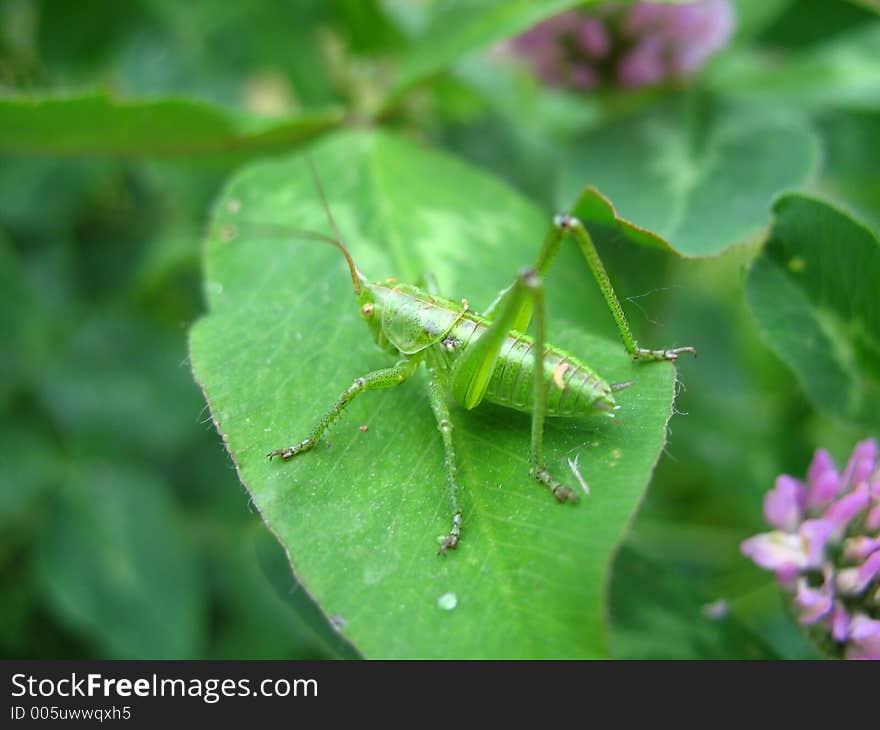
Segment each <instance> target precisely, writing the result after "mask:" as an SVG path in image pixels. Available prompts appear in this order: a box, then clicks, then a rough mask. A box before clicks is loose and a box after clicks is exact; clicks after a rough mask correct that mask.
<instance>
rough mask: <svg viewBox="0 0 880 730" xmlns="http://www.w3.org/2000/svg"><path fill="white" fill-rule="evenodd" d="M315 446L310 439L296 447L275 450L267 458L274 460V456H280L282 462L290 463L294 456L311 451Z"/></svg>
mask: <svg viewBox="0 0 880 730" xmlns="http://www.w3.org/2000/svg"><path fill="white" fill-rule="evenodd" d="M314 445H315V442H314V441H313V440H312V439H310V438H308V439H306V440H305V441H300V442H299V443H298V444H296V446H288V447H287V448H286V449H275V450H274V451H270V452H269V453H268V454H267V456H268V458H269V459H272V457H274V456H280V457H281V459H282V461H290V460H291V459H292V458H293V457H294V456H299V455H300V454H302V453H304V452H306V451H308V450H309V449H311V448H312V447H313V446H314Z"/></svg>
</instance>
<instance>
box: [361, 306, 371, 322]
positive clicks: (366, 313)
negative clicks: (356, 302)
mask: <svg viewBox="0 0 880 730" xmlns="http://www.w3.org/2000/svg"><path fill="white" fill-rule="evenodd" d="M361 315H362V316H363V318H364V319H370V318H371V317H372V316H373V303H372V302H367V303H366V304H364V305H363V306H362V307H361Z"/></svg>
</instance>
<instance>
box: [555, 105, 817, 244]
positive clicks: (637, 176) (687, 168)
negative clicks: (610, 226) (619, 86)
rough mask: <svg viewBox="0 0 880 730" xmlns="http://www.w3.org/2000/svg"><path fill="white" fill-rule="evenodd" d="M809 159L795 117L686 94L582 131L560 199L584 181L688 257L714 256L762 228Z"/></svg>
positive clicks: (806, 135)
mask: <svg viewBox="0 0 880 730" xmlns="http://www.w3.org/2000/svg"><path fill="white" fill-rule="evenodd" d="M815 157H816V142H815V140H814V136H813V134H812V133H811V131H810V130H809V129H808V128H807V127H806V126H805V125H804V124H803V122H801V121H799V120H798V119H797V118H791V117H782V116H771V115H768V114H764V113H762V112H760V111H758V110H756V109H748V108H730V109H724V110H715V109H712V108H708V107H706V106H704V105H703V103H702V101H701V100H699V99H697V98H693V99H689V100H686V101H683V102H682V103H680V104H672V103H670V104H666V105H662V106H660V107H655V108H652V109H650V110H649V111H647V112H646V113H643V114H640V115H637V116H634V117H631V118H629V119H624V120H618V121H615V122H613V123H612V124H609V125H607V126H605V127H603V128H601V129H599V130H596V131H593V132H591V133H589V134H587V135H586V136H585V137H584V138H583V139H582V140H581V141H580V143H579V144H578V145H577V146H576V147H575V149H574V151H573V152H572V153H571V155H570V157H569V158H568V160H567V164H566V165H565V166H564V167H563V168H562V173H561V179H560V191H561V196H560V198H561V199H560V203H561V204H567V203H568V202H569V201H571V200H572V199H574V197H575V195H576V194H577V193H578V192H580V190H581V189H582V188H583V187H584V186H585V185H591V186H595V187H596V188H597V189H599V190H601V191H602V193H604V194H605V195H607V196H608V197H609V198H610V199H611V200H613V201H614V203H615V206H616V207H617V210H618V211H619V213H620V215H621V216H623V217H624V218H626V219H627V220H630V221H634V222H635V223H637V224H638V225H639V226H643V227H645V228H649V229H651V230H652V231H656V232H657V233H658V234H659V235H660V236H662V237H663V238H665V239H666V240H667V241H669V243H670V244H671V245H672V247H673V248H674V249H675V250H677V251H679V252H680V253H682V254H684V255H686V256H711V255H714V254H717V253H720V252H721V251H723V250H724V249H725V248H727V247H728V246H730V245H732V244H734V243H738V242H740V241H743V240H745V239H747V238H748V237H750V236H751V235H753V234H755V233H757V232H758V231H759V230H760V229H761V228H763V227H764V225H765V223H766V219H767V209H768V207H769V205H770V201H771V200H772V198H773V197H774V196H775V195H776V194H778V193H779V192H781V191H783V190H786V189H787V188H791V187H796V186H798V185H800V184H802V183H803V182H804V181H805V180H806V179H807V177H808V175H809V174H810V172H811V170H812V167H813V165H814V160H815Z"/></svg>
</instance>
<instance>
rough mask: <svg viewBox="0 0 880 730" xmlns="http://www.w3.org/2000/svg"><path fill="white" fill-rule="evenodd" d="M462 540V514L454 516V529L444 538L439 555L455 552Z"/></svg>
mask: <svg viewBox="0 0 880 730" xmlns="http://www.w3.org/2000/svg"><path fill="white" fill-rule="evenodd" d="M460 538H461V512H456V513H455V514H454V515H452V529H451V530H450V531H449V534H448V535H447V536H446V537H444V538H443V540H442V541H441V543H440V549H439V550H438V551H437V554H438V555H446V551H447V550H455V548H456V547H458V541H459V539H460Z"/></svg>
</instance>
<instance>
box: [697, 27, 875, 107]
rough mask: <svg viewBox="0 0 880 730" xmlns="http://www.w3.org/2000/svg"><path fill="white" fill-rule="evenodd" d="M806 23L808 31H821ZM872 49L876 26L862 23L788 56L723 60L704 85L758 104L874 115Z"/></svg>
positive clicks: (776, 54)
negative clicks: (854, 111)
mask: <svg viewBox="0 0 880 730" xmlns="http://www.w3.org/2000/svg"><path fill="white" fill-rule="evenodd" d="M833 12H836V11H833ZM811 21H812V22H811V25H812V27H813V28H817V27H818V28H821V27H822V26H819V25H817V24H816V22H815V19H811ZM823 32H824V31H823ZM878 48H880V22H878V21H874V22H871V21H863V22H862V23H861V24H860V25H859V26H858V27H856V29H855V30H851V31H848V32H846V33H842V34H840V35H838V36H834V37H832V38H831V39H830V40H829V41H827V42H826V43H825V44H823V45H821V46H819V47H808V48H805V49H802V50H799V51H798V52H797V53H793V54H790V55H789V56H786V55H785V54H780V52H779V51H778V49H773V50H771V51H767V52H760V51H754V52H752V53H749V54H739V55H734V54H731V55H728V56H727V57H726V59H722V60H720V61H719V63H718V64H717V65H716V66H714V67H713V68H712V70H711V71H710V72H709V75H708V78H707V82H708V84H709V86H710V87H711V88H712V89H714V90H715V91H718V92H719V93H723V94H725V95H726V96H729V97H733V98H738V99H745V100H748V101H751V102H753V103H758V104H770V105H778V104H785V105H790V106H800V107H804V108H808V109H821V108H826V107H845V108H847V109H862V110H865V111H867V110H874V111H876V110H877V109H878V108H880V53H878V52H877V49H878Z"/></svg>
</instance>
